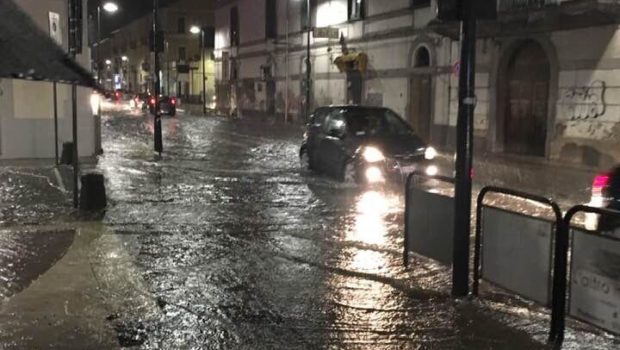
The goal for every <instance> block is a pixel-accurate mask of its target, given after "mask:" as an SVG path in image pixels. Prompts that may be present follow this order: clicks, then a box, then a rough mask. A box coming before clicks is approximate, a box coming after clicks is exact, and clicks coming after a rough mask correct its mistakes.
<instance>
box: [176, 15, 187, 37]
mask: <svg viewBox="0 0 620 350" xmlns="http://www.w3.org/2000/svg"><path fill="white" fill-rule="evenodd" d="M177 32H178V33H179V34H185V17H179V20H178V21H177Z"/></svg>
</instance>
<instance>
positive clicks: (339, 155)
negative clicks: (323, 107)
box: [318, 110, 346, 176]
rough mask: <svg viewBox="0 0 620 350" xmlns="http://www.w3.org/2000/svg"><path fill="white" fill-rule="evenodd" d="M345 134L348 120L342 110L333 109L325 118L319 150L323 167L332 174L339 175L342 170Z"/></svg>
mask: <svg viewBox="0 0 620 350" xmlns="http://www.w3.org/2000/svg"><path fill="white" fill-rule="evenodd" d="M345 134H346V122H345V118H344V116H343V114H342V112H341V111H340V110H334V111H332V112H331V113H330V114H329V115H328V116H327V118H326V119H325V123H324V127H323V137H322V139H321V142H320V144H319V150H318V153H319V157H320V159H321V168H322V169H323V171H325V172H326V173H328V174H330V175H332V176H339V175H340V173H341V171H342V169H341V168H342V160H343V157H344V141H343V137H344V135H345Z"/></svg>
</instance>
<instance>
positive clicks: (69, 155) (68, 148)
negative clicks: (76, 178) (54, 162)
mask: <svg viewBox="0 0 620 350" xmlns="http://www.w3.org/2000/svg"><path fill="white" fill-rule="evenodd" d="M60 164H67V165H72V164H73V142H63V144H62V156H61V157H60Z"/></svg>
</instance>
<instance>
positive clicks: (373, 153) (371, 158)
mask: <svg viewBox="0 0 620 350" xmlns="http://www.w3.org/2000/svg"><path fill="white" fill-rule="evenodd" d="M362 156H364V160H366V161H367V162H368V163H376V162H381V161H383V160H385V156H384V155H383V152H381V151H380V150H379V149H378V148H376V147H366V148H364V152H363V153H362Z"/></svg>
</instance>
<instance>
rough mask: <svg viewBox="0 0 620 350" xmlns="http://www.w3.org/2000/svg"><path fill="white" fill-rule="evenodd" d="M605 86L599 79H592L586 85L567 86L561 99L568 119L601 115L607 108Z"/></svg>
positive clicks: (582, 118)
mask: <svg viewBox="0 0 620 350" xmlns="http://www.w3.org/2000/svg"><path fill="white" fill-rule="evenodd" d="M606 88H607V87H606V85H605V82H604V81H601V80H596V81H593V82H592V83H590V85H588V86H574V87H571V88H568V89H567V90H566V91H565V93H564V95H563V101H562V103H563V104H564V105H566V107H567V109H566V111H567V113H568V115H567V117H568V119H569V120H586V119H596V118H599V117H601V116H603V115H604V114H605V112H606V110H607V104H606V102H605V90H606Z"/></svg>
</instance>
